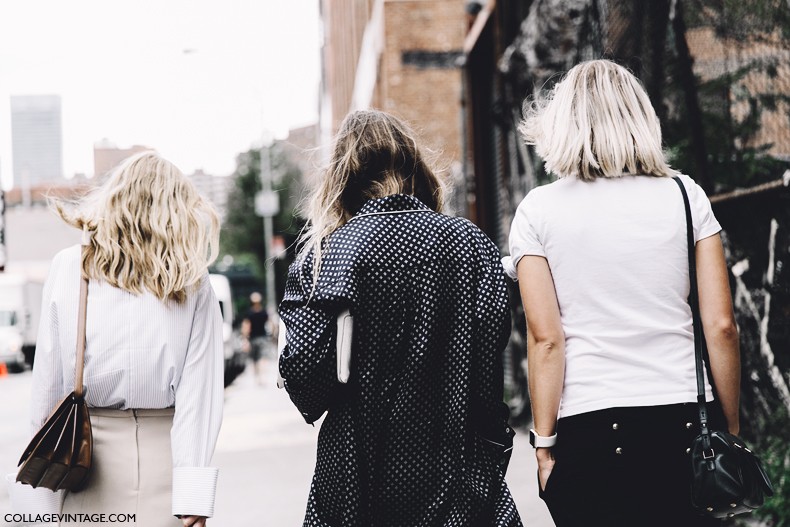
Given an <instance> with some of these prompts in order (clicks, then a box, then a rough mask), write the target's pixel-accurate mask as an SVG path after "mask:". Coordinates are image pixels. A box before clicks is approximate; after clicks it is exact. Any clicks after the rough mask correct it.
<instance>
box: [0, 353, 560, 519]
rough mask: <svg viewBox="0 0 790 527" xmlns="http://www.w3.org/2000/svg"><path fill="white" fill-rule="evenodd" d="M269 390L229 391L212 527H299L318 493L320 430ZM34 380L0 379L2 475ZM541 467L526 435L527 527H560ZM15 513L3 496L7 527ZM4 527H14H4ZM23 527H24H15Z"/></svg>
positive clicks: (516, 468)
mask: <svg viewBox="0 0 790 527" xmlns="http://www.w3.org/2000/svg"><path fill="white" fill-rule="evenodd" d="M264 371H265V373H266V378H267V379H272V381H271V382H267V383H266V384H265V385H264V386H258V385H256V383H255V381H254V379H253V377H252V372H251V368H248V369H247V371H246V372H245V373H244V374H242V376H241V377H239V378H238V379H236V381H235V382H234V383H233V384H232V385H231V386H229V387H228V388H227V389H226V390H225V418H224V421H223V425H222V431H221V432H220V436H219V441H218V444H217V448H216V452H215V454H214V461H213V465H214V466H216V467H219V471H220V475H219V490H218V494H217V501H216V516H215V517H214V518H212V519H210V520H209V521H208V522H207V523H208V525H213V526H214V527H217V526H222V527H226V526H233V527H235V526H247V525H249V526H256V527H259V526H277V527H281V526H282V527H288V526H294V527H296V526H299V525H301V524H302V519H303V516H304V508H305V505H306V503H307V494H308V492H309V489H310V480H311V477H312V471H313V464H314V462H315V446H316V440H317V438H318V430H319V427H318V425H317V426H316V427H315V428H313V427H312V426H309V425H307V424H305V423H304V421H302V419H301V416H300V415H299V413H298V412H297V411H296V409H295V408H294V407H293V406H292V404H291V402H290V400H289V399H288V395H287V394H286V393H285V392H284V391H282V390H278V389H277V388H276V387H275V385H274V380H273V379H274V376H273V373H274V364H273V363H270V364H268V365H267V366H266V368H265V370H264ZM30 379H31V375H30V372H25V373H22V374H18V375H8V376H5V377H0V408H2V412H1V413H0V473H2V474H5V473H8V472H11V471H12V470H13V469H14V467H15V466H16V462H17V461H18V459H19V455H20V454H21V452H22V449H23V448H24V447H25V444H26V442H27V441H28V439H29V437H28V428H29V425H28V421H27V420H28V405H29V393H30ZM535 471H536V465H535V460H534V455H533V453H532V448H531V447H530V446H529V442H528V441H527V435H526V433H523V432H522V433H520V434H519V435H518V436H516V446H515V449H514V454H513V458H512V460H511V462H510V469H509V472H508V478H507V479H508V482H509V484H510V489H511V492H512V493H513V496H514V498H515V500H516V503H517V505H518V509H519V512H520V513H521V516H522V519H523V522H524V525H525V526H526V527H551V526H552V525H553V523H552V522H551V519H550V517H549V514H548V511H547V510H546V507H545V506H544V504H543V502H542V501H540V499H539V498H538V496H537V489H536V485H537V482H536V478H535ZM8 512H11V511H10V504H9V501H8V495H7V493H6V490H5V488H3V490H2V491H1V492H0V522H2V519H1V518H2V516H4V515H5V514H7V513H8ZM0 525H8V524H7V523H0ZM11 525H16V524H11Z"/></svg>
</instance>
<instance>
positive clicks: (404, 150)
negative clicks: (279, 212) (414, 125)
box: [299, 110, 444, 283]
mask: <svg viewBox="0 0 790 527" xmlns="http://www.w3.org/2000/svg"><path fill="white" fill-rule="evenodd" d="M393 194H410V195H412V196H415V197H416V198H417V199H419V200H420V201H422V202H423V203H424V204H425V205H427V206H428V207H430V208H431V209H432V210H434V211H436V212H441V211H442V210H443V207H444V185H443V182H442V181H441V179H440V178H439V177H438V176H437V174H436V173H434V171H433V170H432V168H431V167H430V166H429V163H428V162H427V161H426V159H425V157H424V155H423V153H422V151H421V150H420V148H418V147H417V139H416V136H415V133H414V132H413V131H412V130H411V129H410V128H409V127H408V126H407V125H406V123H404V122H403V121H401V120H400V119H398V118H396V117H394V116H392V115H390V114H388V113H385V112H381V111H378V110H360V111H355V112H352V113H350V114H349V115H347V116H346V118H345V119H344V120H343V122H342V124H341V125H340V130H339V132H338V134H337V137H336V138H335V142H334V149H333V152H332V157H331V159H330V161H329V164H328V166H327V167H326V168H325V170H324V171H323V174H322V177H321V179H320V181H319V182H318V184H317V186H316V187H315V188H314V190H313V191H312V193H311V194H310V196H309V198H308V201H307V206H306V207H305V211H304V212H305V215H306V216H307V219H308V224H307V225H306V226H305V229H304V230H303V231H302V235H301V237H300V242H302V243H303V245H302V249H301V251H300V253H299V257H300V258H303V257H305V256H306V255H307V254H308V253H309V252H310V251H311V250H312V251H314V257H313V282H314V283H315V281H316V280H317V278H318V272H319V270H320V268H321V257H322V253H323V250H324V249H325V247H324V241H325V240H326V239H327V238H328V237H329V235H330V234H332V233H333V232H335V231H336V230H337V229H339V228H340V227H341V226H343V225H344V224H345V223H346V222H347V221H349V220H350V219H351V217H352V216H353V215H354V214H355V213H356V212H357V211H358V210H359V209H360V207H362V205H363V204H364V203H365V202H366V201H367V200H370V199H376V198H381V197H384V196H389V195H393Z"/></svg>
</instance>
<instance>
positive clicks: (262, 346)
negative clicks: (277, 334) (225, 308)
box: [241, 291, 270, 384]
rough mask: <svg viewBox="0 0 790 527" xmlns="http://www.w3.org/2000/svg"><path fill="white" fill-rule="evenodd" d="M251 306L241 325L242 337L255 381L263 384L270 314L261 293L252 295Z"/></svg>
mask: <svg viewBox="0 0 790 527" xmlns="http://www.w3.org/2000/svg"><path fill="white" fill-rule="evenodd" d="M250 304H251V306H250V309H249V311H247V314H246V315H244V320H243V321H242V323H241V335H242V337H243V338H244V339H245V346H244V347H245V349H246V350H247V353H249V357H250V361H251V362H252V369H253V373H254V375H255V381H256V382H257V383H258V384H262V383H263V377H262V371H261V359H263V358H264V356H265V355H266V352H267V348H268V344H269V343H268V342H267V339H268V338H269V337H270V331H269V314H268V313H267V312H266V308H264V307H263V296H262V295H261V294H260V293H259V292H257V291H255V292H254V293H252V294H251V295H250Z"/></svg>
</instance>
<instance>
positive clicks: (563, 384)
mask: <svg viewBox="0 0 790 527" xmlns="http://www.w3.org/2000/svg"><path fill="white" fill-rule="evenodd" d="M521 132H522V133H523V135H524V137H525V138H526V140H527V143H529V144H533V145H535V147H536V150H537V152H538V154H539V155H540V156H541V157H542V158H543V159H544V160H545V162H546V169H547V171H549V172H551V173H553V174H555V175H557V176H558V177H559V179H558V181H556V182H554V183H551V184H549V185H546V186H543V187H539V188H536V189H534V190H532V191H531V192H530V193H529V194H528V195H527V197H526V198H525V199H524V201H523V202H522V203H521V204H520V206H519V207H518V210H517V212H516V216H515V218H514V220H513V225H512V228H511V232H510V254H511V257H510V258H509V259H506V266H505V268H506V271H508V274H510V276H511V277H513V278H517V279H518V281H519V287H520V290H521V296H522V300H523V302H524V309H525V312H526V316H527V325H528V348H529V353H528V359H529V385H530V394H531V399H532V406H533V414H534V419H535V428H534V431H533V433H532V434H531V436H532V437H533V444H534V445H535V446H536V447H538V448H536V455H537V459H538V467H539V470H538V479H539V488H540V494H541V497H542V498H543V499H544V501H546V504H547V505H548V507H549V510H550V512H551V513H552V516H553V517H554V520H555V522H556V524H557V525H558V527H565V526H576V525H606V526H607V527H612V526H626V525H627V526H640V527H643V526H648V525H656V526H659V525H661V526H668V525H672V526H673V527H678V526H697V525H700V526H702V525H716V524H717V520H712V519H709V518H704V517H701V516H699V515H697V513H696V512H695V511H694V510H693V509H692V507H691V504H690V490H689V485H690V477H691V472H690V465H689V460H688V454H687V453H686V449H687V448H688V447H689V446H690V445H691V441H692V439H693V438H694V437H695V436H696V435H697V434H698V433H699V430H698V429H699V425H698V419H697V418H696V412H697V410H696V404H695V401H696V394H697V391H696V377H695V367H694V342H693V327H692V317H691V310H690V308H689V304H688V294H689V272H688V259H687V240H686V221H685V215H684V205H683V198H682V196H681V193H680V190H679V188H678V185H677V184H676V182H675V181H673V180H672V178H671V177H672V176H676V175H678V174H677V172H675V171H674V170H673V169H671V168H670V167H669V166H668V164H667V163H666V161H665V159H664V156H663V153H662V150H661V130H660V126H659V122H658V118H657V117H656V114H655V111H654V110H653V107H652V106H651V104H650V100H649V99H648V97H647V94H646V93H645V91H644V89H643V88H642V86H641V85H640V84H639V81H638V80H637V79H636V78H635V77H634V76H633V75H632V74H631V73H630V72H628V71H627V70H626V69H624V68H622V67H621V66H618V65H616V64H614V63H613V62H610V61H605V60H594V61H589V62H584V63H582V64H579V65H577V66H576V67H574V68H573V69H571V70H570V71H569V72H568V74H567V75H566V76H565V78H564V79H563V80H562V81H561V82H560V83H558V84H557V85H556V87H555V88H554V89H553V91H552V93H551V94H550V96H549V97H548V98H547V99H546V100H542V101H537V102H535V103H533V104H532V105H531V107H529V108H528V110H527V115H526V119H525V121H524V123H523V125H522V127H521ZM680 178H681V181H682V183H683V185H684V186H685V188H686V191H687V193H688V195H689V198H690V201H691V208H692V219H693V223H694V238H695V242H696V259H697V271H698V276H699V298H700V311H701V317H702V325H703V328H704V331H705V336H706V341H707V345H708V349H709V353H710V366H711V371H712V373H713V381H714V383H713V384H714V385H715V386H716V388H717V393H716V398H717V399H718V401H719V403H720V406H721V410H722V412H721V414H723V415H720V416H719V419H720V420H724V421H725V422H721V423H720V424H721V425H722V426H726V427H727V428H728V429H729V431H730V432H732V433H737V432H738V428H739V420H738V404H739V402H738V397H739V388H740V387H739V379H740V365H739V364H740V363H739V349H738V332H737V329H736V326H735V319H734V315H733V310H732V301H731V297H730V290H729V284H728V278H727V267H726V264H725V260H724V253H723V250H722V243H721V239H720V237H719V234H718V233H719V231H720V230H721V227H720V226H719V223H718V222H717V221H716V218H715V217H714V216H713V213H712V211H711V206H710V202H709V201H708V198H707V197H706V195H705V193H704V192H703V190H702V189H701V188H700V187H699V186H698V185H696V184H695V183H694V181H693V180H692V179H691V178H689V177H687V176H685V175H680ZM706 388H707V393H708V399H709V400H710V399H712V398H713V393H712V390H711V387H710V383H707V382H706ZM558 419H559V420H558ZM555 434H556V435H555Z"/></svg>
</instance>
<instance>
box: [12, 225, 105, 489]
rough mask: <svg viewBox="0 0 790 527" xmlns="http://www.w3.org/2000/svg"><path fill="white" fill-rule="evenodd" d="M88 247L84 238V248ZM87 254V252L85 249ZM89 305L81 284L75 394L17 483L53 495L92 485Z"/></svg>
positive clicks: (26, 457)
mask: <svg viewBox="0 0 790 527" xmlns="http://www.w3.org/2000/svg"><path fill="white" fill-rule="evenodd" d="M85 244H86V240H85V236H84V237H83V247H84V245H85ZM83 251H84V249H83ZM87 305H88V280H86V279H85V278H82V279H81V282H80V304H79V311H78V322H77V360H76V368H75V370H76V373H75V378H74V391H73V392H71V393H70V394H68V395H67V396H66V397H64V398H63V400H61V401H60V403H59V404H58V405H57V406H56V407H55V410H54V411H53V412H52V414H51V415H50V416H49V419H47V422H46V423H44V426H42V427H41V430H39V431H38V433H37V434H36V435H35V437H33V439H32V441H30V444H29V445H28V446H27V448H26V449H25V453H24V454H22V458H21V459H20V460H19V465H20V467H19V471H18V472H17V476H16V480H17V481H18V482H20V483H24V484H27V485H32V486H33V487H34V488H37V487H44V488H47V489H50V490H53V491H56V490H61V489H65V490H69V491H72V492H76V491H79V490H81V489H83V488H84V487H85V485H86V483H87V481H88V476H89V475H90V470H91V458H92V456H93V434H92V432H91V421H90V415H89V414H88V406H87V405H86V404H85V388H84V386H83V383H82V381H83V379H82V377H83V370H84V367H85V315H86V309H87Z"/></svg>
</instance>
